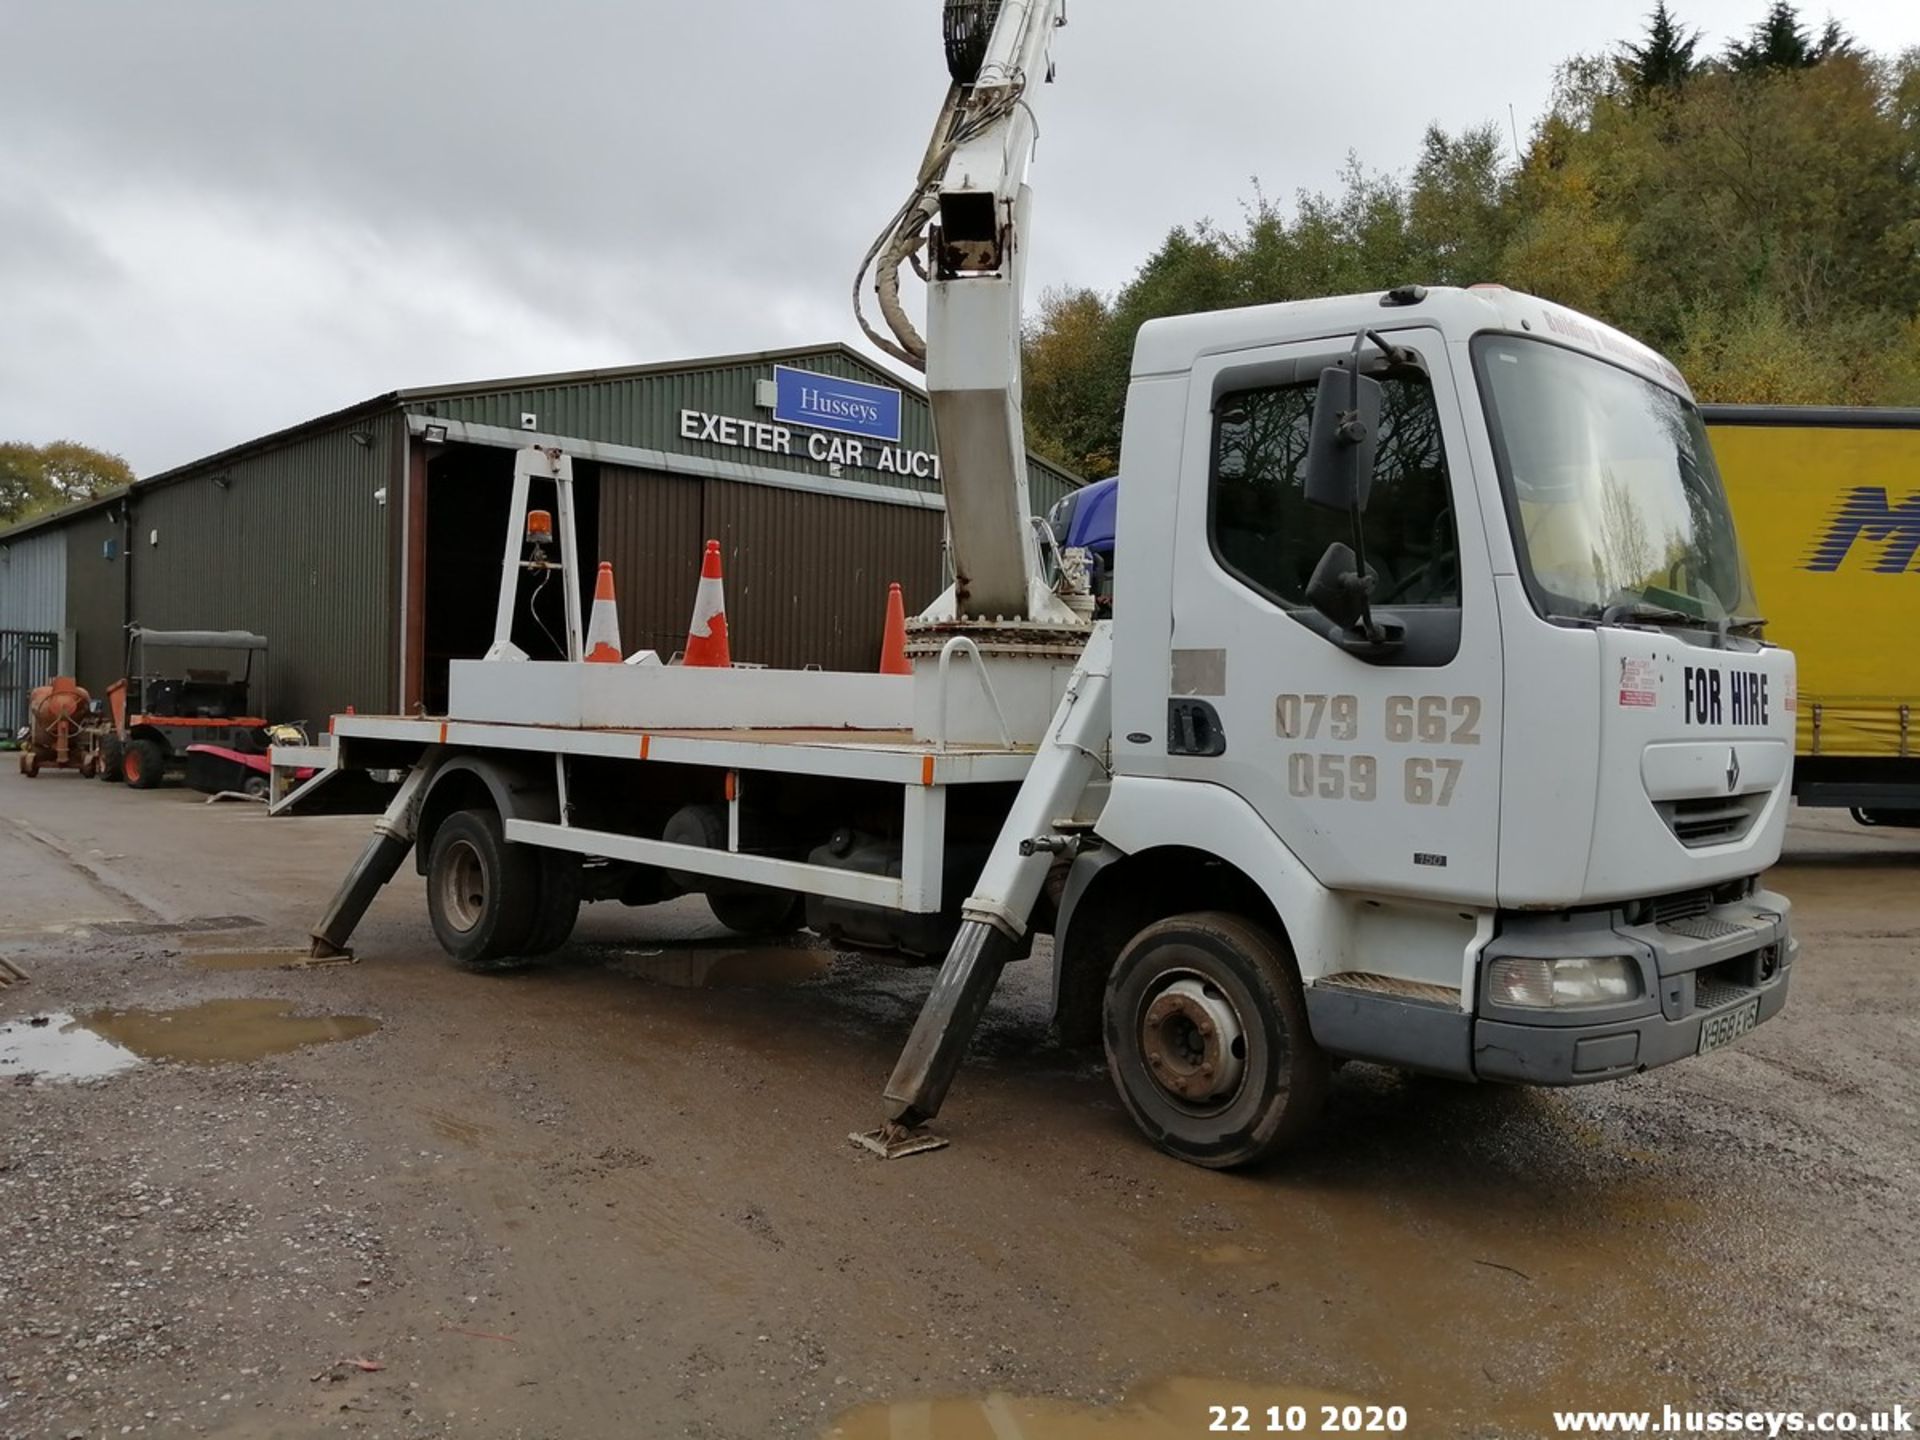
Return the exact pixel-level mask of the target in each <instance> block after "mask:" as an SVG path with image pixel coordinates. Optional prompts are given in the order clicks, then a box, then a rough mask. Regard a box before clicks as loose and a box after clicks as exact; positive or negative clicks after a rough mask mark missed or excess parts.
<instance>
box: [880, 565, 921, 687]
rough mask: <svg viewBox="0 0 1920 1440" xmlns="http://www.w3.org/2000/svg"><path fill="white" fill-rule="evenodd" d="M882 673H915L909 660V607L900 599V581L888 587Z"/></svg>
mask: <svg viewBox="0 0 1920 1440" xmlns="http://www.w3.org/2000/svg"><path fill="white" fill-rule="evenodd" d="M880 673H881V674H882V675H911V674H912V673H913V662H912V661H911V660H909V659H907V607H906V603H905V602H904V601H903V600H901V598H900V582H899V581H898V580H896V581H894V582H893V584H891V585H889V586H887V625H886V628H885V629H884V630H882V631H881V632H880Z"/></svg>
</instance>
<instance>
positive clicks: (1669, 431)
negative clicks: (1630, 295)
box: [1474, 335, 1754, 623]
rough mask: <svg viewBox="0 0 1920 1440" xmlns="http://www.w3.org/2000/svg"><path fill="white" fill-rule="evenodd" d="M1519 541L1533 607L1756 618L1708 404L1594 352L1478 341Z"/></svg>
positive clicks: (1599, 614) (1575, 613)
mask: <svg viewBox="0 0 1920 1440" xmlns="http://www.w3.org/2000/svg"><path fill="white" fill-rule="evenodd" d="M1474 359H1475V364H1476V367H1477V369H1478V370H1479V373H1480V386H1481V395H1482V398H1483V399H1484V401H1485V403H1486V407H1487V413H1488V422H1489V424H1490V425H1491V426H1492V429H1493V442H1494V451H1495V454H1496V455H1497V457H1498V459H1499V463H1500V478H1501V483H1502V484H1503V486H1504V487H1505V489H1506V495H1507V508H1508V513H1509V514H1510V515H1511V517H1512V520H1513V525H1514V548H1515V549H1516V550H1517V551H1518V552H1519V558H1520V566H1521V572H1522V574H1523V575H1524V576H1525V578H1526V582H1527V589H1528V591H1529V592H1530V593H1531V594H1532V596H1533V602H1534V605H1535V606H1536V607H1537V608H1538V609H1539V610H1540V612H1541V613H1542V614H1545V615H1559V616H1565V617H1568V618H1570V619H1576V620H1609V621H1614V620H1634V619H1639V620H1651V621H1654V622H1662V621H1664V622H1669V623H1679V622H1680V621H1682V620H1688V619H1691V620H1704V621H1708V622H1712V621H1720V620H1729V619H1733V620H1738V619H1742V618H1750V617H1752V616H1753V615H1754V608H1753V600H1752V596H1751V594H1750V590H1749V586H1748V583H1747V572H1746V565H1745V562H1744V561H1743V560H1742V559H1741V556H1740V545H1739V541H1738V540H1736V539H1735V537H1734V532H1733V517H1732V515H1731V514H1730V513H1729V512H1728V509H1727V497H1726V492H1725V491H1724V490H1723V489H1722V487H1721V484H1720V471H1719V469H1718V468H1717V467H1716V466H1715V465H1714V463H1713V451H1712V449H1711V448H1709V446H1708V444H1707V433H1706V428H1705V427H1704V426H1703V425H1702V423H1701V420H1700V412H1699V411H1698V410H1696V409H1695V408H1694V407H1693V406H1692V405H1691V404H1690V403H1688V402H1687V401H1686V400H1683V399H1681V398H1680V396H1678V395H1676V394H1675V393H1674V392H1673V391H1671V390H1668V389H1667V388H1666V387H1664V386H1662V385H1657V384H1655V383H1654V382H1653V381H1651V380H1646V379H1642V378H1641V377H1640V376H1638V375H1635V374H1633V373H1632V372H1631V371H1628V370H1623V369H1621V368H1620V367H1619V366H1617V365H1611V364H1609V363H1607V362H1606V361H1604V360H1600V359H1596V358H1595V357H1593V356H1591V355H1584V354H1582V353H1580V352H1579V351H1576V350H1569V349H1566V348H1565V347H1563V346H1560V345H1554V344H1549V343H1546V342H1543V341H1540V340H1532V339H1527V338H1524V337H1521V336H1512V335H1482V336H1480V337H1479V338H1478V339H1476V340H1475V341H1474Z"/></svg>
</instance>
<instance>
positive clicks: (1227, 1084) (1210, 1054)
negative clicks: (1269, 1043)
mask: <svg viewBox="0 0 1920 1440" xmlns="http://www.w3.org/2000/svg"><path fill="white" fill-rule="evenodd" d="M1140 1053H1141V1054H1142V1055H1143V1056H1145V1057H1146V1061H1147V1068H1148V1071H1149V1073H1150V1074H1152V1076H1153V1078H1154V1080H1155V1082H1156V1083H1158V1084H1159V1086H1160V1087H1161V1088H1162V1089H1163V1090H1165V1091H1166V1092H1167V1093H1168V1094H1170V1095H1173V1096H1175V1097H1176V1098H1178V1099H1181V1100H1184V1101H1186V1102H1188V1103H1189V1104H1192V1103H1195V1102H1201V1101H1208V1100H1218V1099H1221V1098H1222V1097H1224V1096H1228V1095H1231V1094H1232V1093H1233V1092H1234V1091H1235V1090H1237V1089H1239V1088H1240V1077H1241V1075H1242V1074H1243V1073H1244V1072H1245V1070H1246V1058H1245V1056H1246V1045H1245V1043H1244V1041H1243V1039H1242V1034H1241V1027H1240V1017H1239V1015H1238V1014H1237V1013H1235V1011H1234V1008H1233V1006H1232V1005H1231V1004H1230V1003H1229V1002H1228V1000H1227V997H1226V996H1225V995H1222V994H1221V993H1220V992H1219V991H1218V990H1216V989H1214V988H1213V987H1212V986H1211V985H1208V984H1207V983H1206V982H1205V981H1203V980H1200V979H1198V978H1197V977H1194V976H1188V977H1186V978H1183V979H1179V980H1175V981H1174V982H1173V983H1172V984H1171V985H1168V986H1167V987H1166V988H1165V989H1164V990H1162V991H1161V992H1160V993H1159V994H1158V995H1156V996H1154V998H1153V1001H1152V1003H1151V1004H1149V1005H1148V1006H1147V1008H1146V1012H1145V1013H1144V1014H1143V1015H1142V1016H1141V1017H1140Z"/></svg>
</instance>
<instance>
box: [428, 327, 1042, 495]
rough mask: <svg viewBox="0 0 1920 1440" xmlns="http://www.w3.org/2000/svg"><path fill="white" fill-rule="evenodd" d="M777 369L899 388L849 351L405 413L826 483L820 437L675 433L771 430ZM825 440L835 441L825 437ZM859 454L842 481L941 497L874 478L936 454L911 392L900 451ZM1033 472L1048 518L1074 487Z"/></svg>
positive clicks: (874, 449)
mask: <svg viewBox="0 0 1920 1440" xmlns="http://www.w3.org/2000/svg"><path fill="white" fill-rule="evenodd" d="M776 364H780V365H787V366H791V367H794V368H797V369H804V370H812V371H816V372H818V373H820V374H825V375H838V376H841V377H843V378H845V379H848V380H858V381H861V382H863V383H865V384H869V385H873V384H895V383H896V382H894V381H892V380H891V379H890V378H888V377H886V376H884V375H883V374H882V373H880V372H877V371H876V370H874V369H872V368H871V367H869V366H867V365H863V364H861V363H860V362H859V361H857V360H855V359H853V358H852V357H851V356H850V355H848V354H847V353H846V352H845V351H841V350H837V349H827V350H822V351H818V352H816V353H814V354H810V355H798V356H788V357H785V358H782V359H780V360H778V361H774V360H764V361H754V362H751V363H746V364H734V365H719V366H709V367H706V368H702V369H689V370H670V371H660V372H655V373H651V374H644V375H635V376H625V377H623V376H619V375H612V376H602V377H599V378H586V379H580V380H574V381H570V382H567V383H564V384H556V385H545V386H529V387H526V388H522V389H512V390H498V391H490V392H476V393H472V394H466V395H445V396H438V397H435V398H433V399H431V400H425V401H410V402H409V406H410V408H412V409H416V410H421V411H428V410H431V411H432V412H433V413H435V414H437V415H439V416H441V417H443V418H446V419H450V420H458V421H461V422H463V423H466V424H471V425H492V426H497V427H499V428H501V429H506V430H518V429H520V428H521V424H520V417H521V416H522V415H532V416H534V418H535V428H536V429H537V430H538V431H539V432H540V433H541V434H545V435H568V436H579V437H581V438H582V439H587V440H597V441H600V442H602V443H603V444H609V445H633V446H638V447H641V448H644V449H651V450H665V451H668V452H670V453H673V454H678V455H697V456H701V457H703V458H706V459H710V460H724V461H730V462H732V463H735V464H739V463H747V464H753V465H760V466H764V467H766V468H769V469H774V470H791V471H794V472H796V473H800V474H806V475H813V476H817V477H824V478H831V472H830V470H829V468H828V466H827V465H826V464H824V463H821V462H817V461H814V460H812V459H811V458H809V456H808V455H807V453H806V447H807V439H808V437H810V436H812V435H814V434H816V433H825V432H816V431H813V430H808V429H802V428H799V427H792V445H793V449H794V451H795V453H793V454H791V455H779V454H775V453H770V452H768V451H764V450H756V449H750V448H747V447H744V446H740V445H721V444H717V443H714V442H713V441H706V440H698V439H689V438H687V437H686V436H684V435H683V434H682V433H681V412H682V411H684V410H694V411H699V412H702V413H705V414H709V415H722V416H728V417H731V418H733V419H738V420H759V421H769V422H770V421H771V420H772V418H773V415H772V412H771V411H769V410H762V409H760V408H759V407H758V406H757V405H756V404H755V399H756V395H755V387H756V385H757V383H758V382H759V381H761V380H770V379H772V378H773V371H774V366H775V365H776ZM829 438H834V437H832V436H830V435H829ZM863 447H864V449H863V454H864V456H865V458H866V462H867V463H864V464H862V465H859V466H855V465H846V466H843V467H842V478H846V479H853V480H860V481H863V482H865V483H867V484H872V485H886V486H892V487H894V488H897V489H906V490H918V491H922V492H929V493H931V492H937V491H938V490H939V488H940V486H939V483H938V482H937V481H935V480H934V479H932V478H931V477H930V476H929V477H927V478H915V477H914V476H912V475H911V474H903V473H900V472H899V471H898V470H882V469H879V468H877V466H878V459H879V455H880V452H881V451H883V450H892V451H894V452H895V455H896V458H897V455H898V453H899V451H909V452H911V451H926V452H933V451H935V450H936V449H937V447H936V446H935V444H934V435H933V412H932V410H931V409H930V408H929V407H928V405H927V402H926V401H925V400H923V399H921V398H920V397H919V396H918V395H915V394H913V393H911V392H903V394H902V403H901V407H900V444H899V446H898V447H893V446H886V445H882V444H880V443H879V442H876V441H865V442H863ZM1030 469H1031V477H1032V478H1031V489H1032V497H1031V498H1032V500H1033V505H1034V510H1035V512H1036V513H1038V514H1041V515H1044V514H1046V512H1047V510H1048V509H1049V508H1050V507H1051V506H1052V505H1053V503H1054V502H1055V501H1057V500H1058V499H1059V498H1060V497H1061V496H1062V495H1064V494H1066V493H1067V491H1068V490H1069V489H1070V488H1072V487H1073V485H1074V484H1075V481H1074V480H1073V479H1072V478H1070V477H1069V476H1068V475H1067V473H1066V472H1065V471H1063V470H1061V469H1060V468H1059V467H1057V466H1054V465H1052V464H1050V463H1048V462H1046V461H1043V460H1040V459H1038V458H1036V459H1034V461H1033V463H1032V465H1031V467H1030Z"/></svg>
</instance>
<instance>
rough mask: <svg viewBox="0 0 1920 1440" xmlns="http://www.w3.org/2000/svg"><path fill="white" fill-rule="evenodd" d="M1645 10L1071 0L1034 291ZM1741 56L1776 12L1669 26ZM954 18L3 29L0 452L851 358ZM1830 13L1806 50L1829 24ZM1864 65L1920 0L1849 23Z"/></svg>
mask: <svg viewBox="0 0 1920 1440" xmlns="http://www.w3.org/2000/svg"><path fill="white" fill-rule="evenodd" d="M1650 3H1651V0H1578V3H1575V0H1442V3H1433V0H1422V3H1413V0H1374V3H1371V4H1366V5H1357V4H1341V5H1325V4H1313V3H1299V0H1185V3H1168V0H1071V4H1070V9H1069V18H1070V24H1069V25H1068V27H1067V28H1066V29H1065V30H1063V31H1062V32H1060V35H1059V37H1058V39H1057V41H1056V44H1055V49H1054V58H1055V61H1056V63H1057V65H1058V69H1059V82H1058V84H1056V85H1055V86H1053V87H1052V88H1051V89H1049V90H1047V91H1044V92H1042V93H1041V94H1040V95H1039V96H1038V97H1037V99H1036V108H1037V111H1038V115H1039V119H1040V125H1041V138H1040V147H1039V153H1038V156H1037V159H1036V164H1035V168H1034V170H1033V172H1032V177H1031V178H1032V182H1033V185H1034V189H1035V196H1036V205H1035V233H1034V236H1033V264H1032V271H1031V274H1030V285H1029V289H1030V295H1031V294H1034V293H1037V291H1038V289H1039V287H1041V286H1045V285H1052V284H1059V283H1074V284H1084V285H1092V286H1096V287H1099V288H1101V289H1111V288H1113V287H1115V286H1117V285H1119V284H1121V283H1123V282H1124V281H1125V280H1126V279H1127V277H1128V276H1129V275H1130V274H1131V273H1132V270H1133V268H1134V267H1135V265H1137V264H1138V262H1139V260H1140V259H1141V258H1142V257H1143V256H1144V254H1145V253H1146V252H1147V251H1148V249H1150V248H1151V247H1152V246H1153V245H1154V244H1155V243H1156V242H1157V241H1158V239H1159V238H1160V236H1161V235H1162V234H1164V233H1165V231H1166V229H1167V228H1168V227H1169V226H1170V225H1173V224H1176V223H1180V222H1184V221H1190V220H1192V219H1195V218H1197V217H1200V216H1205V215H1212V216H1215V217H1218V218H1220V219H1223V220H1228V221H1231V220H1233V219H1235V218H1237V216H1238V215H1239V213H1240V207H1241V205H1242V203H1243V202H1244V201H1245V200H1246V199H1248V198H1249V197H1250V196H1251V194H1252V178H1253V177H1258V180H1259V183H1260V185H1261V187H1262V188H1263V189H1264V191H1265V192H1266V193H1267V194H1268V195H1269V196H1273V197H1282V198H1284V197H1290V196H1291V195H1292V194H1293V193H1294V192H1295V191H1297V190H1298V189H1300V188H1301V187H1309V188H1322V187H1326V186H1329V185H1331V184H1332V183H1334V181H1335V179H1336V176H1337V172H1338V170H1339V167H1340V165H1341V163H1342V161H1343V159H1344V157H1345V155H1346V153H1347V152H1348V151H1349V150H1353V151H1357V152H1358V153H1359V155H1360V156H1361V157H1362V159H1363V160H1364V161H1365V162H1366V163H1367V164H1369V165H1370V166H1373V167H1376V168H1382V169H1392V170H1398V169H1404V167H1406V166H1407V165H1408V164H1409V163H1410V162H1411V160H1412V158H1413V155H1414V152H1415V149H1416V147H1417V145H1418V143H1419V138H1420V134H1421V131H1422V129H1423V128H1424V127H1425V126H1426V124H1427V123H1428V122H1429V121H1436V120H1437V121H1438V122H1440V123H1441V124H1443V125H1445V126H1447V127H1449V128H1458V127H1460V126H1463V125H1466V124H1471V123H1475V122H1479V121H1483V120H1497V121H1499V122H1500V123H1501V124H1502V125H1504V124H1505V123H1506V121H1507V107H1508V106H1509V105H1512V106H1513V108H1514V111H1515V113H1516V114H1517V115H1518V117H1519V125H1520V130H1521V133H1522V135H1523V137H1524V135H1525V133H1526V130H1527V127H1528V125H1529V122H1530V121H1531V119H1532V118H1533V117H1535V116H1537V115H1538V113H1539V112H1540V111H1541V109H1542V108H1543V106H1544V105H1545V103H1546V101H1547V97H1548V94H1549V90H1550V87H1551V84H1552V78H1553V71H1554V67H1555V65H1556V64H1557V63H1558V62H1559V61H1561V60H1562V59H1564V58H1565V57H1566V56H1568V55H1570V54H1573V53H1576V52H1581V51H1592V50H1597V49H1601V48H1604V47H1606V46H1608V45H1610V44H1611V43H1613V42H1615V41H1617V40H1619V39H1620V38H1622V37H1625V36H1629V35H1632V34H1635V33H1636V32H1637V30H1638V28H1639V26H1640V21H1641V14H1642V12H1643V11H1644V10H1645V9H1646V8H1648V6H1649V5H1650ZM1677 9H1678V11H1679V13H1680V14H1681V16H1682V17H1683V18H1684V19H1685V20H1687V21H1688V22H1689V23H1690V24H1693V25H1697V26H1700V27H1702V28H1703V29H1705V31H1706V32H1707V37H1708V41H1709V43H1710V44H1711V45H1712V46H1713V47H1714V48H1718V47H1719V46H1720V45H1721V44H1722V43H1724V41H1725V39H1726V38H1727V36H1728V35H1729V34H1731V33H1735V32H1736V31H1740V30H1744V28H1745V27H1746V26H1747V25H1749V24H1750V23H1751V22H1752V20H1753V19H1754V18H1755V17H1756V16H1757V15H1758V14H1759V13H1760V12H1761V11H1763V10H1764V9H1765V0H1679V4H1678V6H1677ZM939 10H940V6H939V3H938V0H815V3H811V4H796V3H792V0H673V3H667V0H624V3H622V0H601V3H593V0H541V3H539V4H533V3H524V4H512V3H506V0H464V3H452V0H434V3H429V0H327V3H324V4H312V3H301V4H294V3H259V0H225V3H221V0H168V3H165V4H156V3H153V0H123V3H118V4H108V3H88V0H0V18H3V19H4V27H3V28H0V34H3V35H4V37H5V49H6V52H7V64H6V76H5V82H4V84H0V440H5V439H25V440H33V441H44V440H51V439H55V438H62V437H67V438H72V439H76V440H81V441H84V442H86V443H89V444H94V445H98V446H101V447H103V448H106V449H110V450H117V451H119V452H121V453H122V454H124V455H125V456H126V457H127V458H128V459H129V460H130V461H131V462H132V463H133V465H134V467H135V468H136V470H138V471H139V472H140V473H142V474H151V473H154V472H156V471H158V470H161V469H164V468H167V467H169V466H172V465H177V464H180V463H182V462H184V461H187V460H190V459H193V458H194V457H196V456H198V455H201V454H205V453H208V452H211V451H213V450H217V449H220V448H222V447H224V446H227V445H231V444H234V443H237V442H239V441H241V440H244V439H246V438H248V437H250V436H253V435H257V434H261V433H264V432H266V431H268V430H272V429H275V428H278V427H280V426H284V425H288V424H292V423H295V422H297V421H299V420H302V419H305V418H308V417H310V416H313V415H318V414H321V413H324V412H326V411H328V410H332V409H336V408H339V407H340V406H342V405H346V404H349V403H352V402H353V401H356V400H360V399H365V398H367V397H368V396H371V395H374V394H378V393H380V392H382V391H385V390H389V389H393V388H395V387H398V386H405V385H416V384H434V383H440V382H446V381H456V380H466V379H474V378H480V377H487V376H499V375H513V374H524V373H531V372H537V371H547V370H561V369H572V368H576V367H584V366H599V365H618V364H626V363H634V362H642V361H655V360H665V359H673V358H678V357H683V356H697V355H706V354H718V353H724V352H732V351H740V350H758V349H767V348H771V347H774V346H779V345H789V344H796V343H806V342H812V341H819V340H834V339H851V338H852V337H853V335H854V329H853V324H852V320H851V317H850V314H849V310H848V302H847V292H848V287H849V283H850V280H851V270H852V267H853V265H854V264H855V263H856V261H857V260H858V258H859V256H860V254H861V253H862V252H863V251H864V250H865V248H866V245H867V243H868V241H869V240H870V239H871V237H872V235H873V232H874V231H875V230H877V229H878V227H879V226H880V224H881V222H882V221H883V220H884V218H885V217H886V215H887V214H888V213H890V211H891V210H892V209H893V207H894V206H895V205H896V204H897V203H898V202H899V200H900V199H902V198H903V197H904V194H905V189H906V187H907V186H908V184H909V183H910V182H911V179H912V172H913V170H914V168H915V166H916V165H917V164H918V162H919V159H920V156H921V153H922V150H923V147H924V145H925V143H926V136H927V131H928V129H929V127H930V126H931V124H932V121H933V116H934V112H935V110H936V108H937V107H938V105H939V102H940V99H941V97H942V95H943V93H944V87H945V84H946V78H945V70H944V66H943V62H942V60H941V55H940V44H939ZM1825 13H1826V12H1825V11H1824V10H1822V9H1820V8H1819V6H1818V5H1817V4H1809V5H1808V6H1807V14H1808V16H1809V18H1810V20H1812V21H1813V22H1814V23H1816V24H1817V23H1818V22H1819V21H1820V20H1821V19H1823V18H1824V16H1825ZM1837 13H1838V14H1839V16H1840V18H1841V20H1842V21H1843V23H1845V24H1846V25H1847V26H1848V27H1849V28H1850V29H1852V31H1853V32H1854V33H1855V34H1856V35H1857V36H1858V37H1859V38H1860V39H1861V40H1862V41H1863V42H1864V43H1865V44H1867V45H1868V46H1870V47H1872V48H1874V49H1878V50H1882V51H1892V50H1897V49H1901V48H1904V47H1907V46H1912V45H1916V44H1920V4H1915V3H1914V0H1842V3H1841V4H1840V5H1839V6H1838V10H1837Z"/></svg>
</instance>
